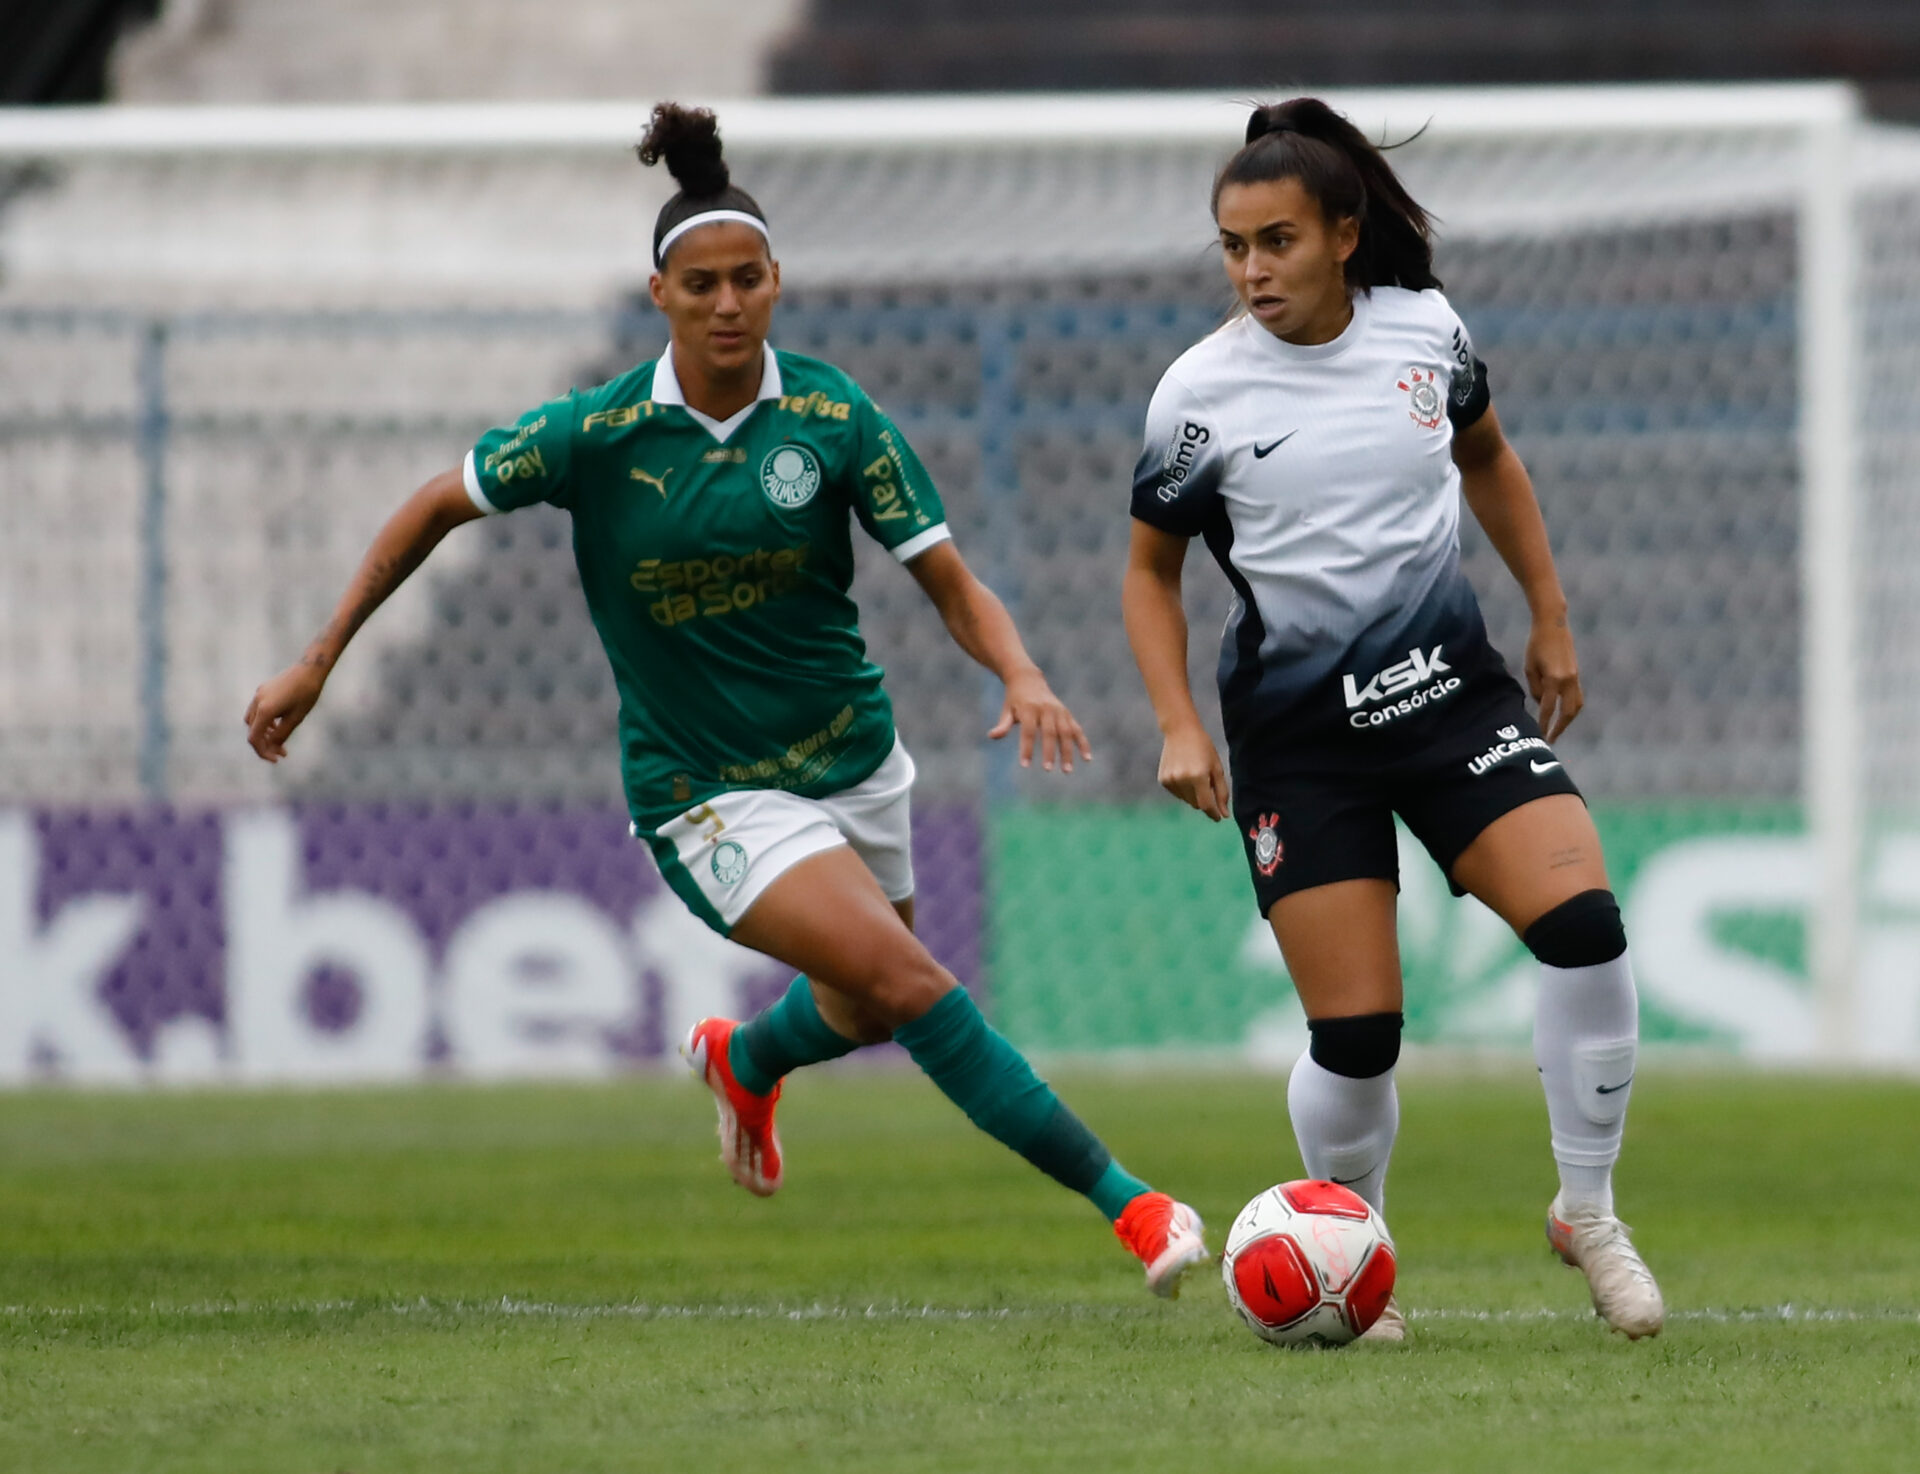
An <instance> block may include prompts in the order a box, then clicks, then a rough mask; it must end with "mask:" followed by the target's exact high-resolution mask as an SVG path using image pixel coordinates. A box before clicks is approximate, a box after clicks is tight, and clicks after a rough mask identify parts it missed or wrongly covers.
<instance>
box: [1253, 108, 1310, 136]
mask: <svg viewBox="0 0 1920 1474" xmlns="http://www.w3.org/2000/svg"><path fill="white" fill-rule="evenodd" d="M1298 131H1299V130H1298V129H1297V128H1295V127H1294V123H1293V119H1292V117H1291V116H1290V115H1289V114H1288V112H1287V104H1286V103H1284V102H1276V103H1272V104H1270V105H1268V106H1266V107H1257V108H1255V109H1254V110H1253V116H1252V117H1250V118H1248V119H1247V138H1246V141H1247V142H1248V143H1252V142H1253V141H1254V139H1256V138H1265V137H1266V136H1267V135H1268V134H1269V133H1295V132H1298Z"/></svg>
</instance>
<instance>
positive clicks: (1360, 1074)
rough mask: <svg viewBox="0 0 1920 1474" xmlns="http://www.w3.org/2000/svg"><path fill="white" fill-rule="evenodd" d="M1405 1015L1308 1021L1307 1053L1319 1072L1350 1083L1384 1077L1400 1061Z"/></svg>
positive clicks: (1387, 1014)
mask: <svg viewBox="0 0 1920 1474" xmlns="http://www.w3.org/2000/svg"><path fill="white" fill-rule="evenodd" d="M1404 1023H1406V1015H1405V1014H1399V1013H1361V1014H1355V1015H1353V1016H1352V1017H1350V1018H1310V1019H1308V1020H1307V1031H1308V1033H1309V1034H1311V1035H1312V1042H1311V1043H1309V1044H1308V1046H1307V1053H1308V1054H1310V1055H1312V1056H1313V1062H1314V1063H1315V1064H1317V1065H1318V1066H1320V1068H1321V1069H1323V1070H1326V1071H1328V1072H1329V1073H1331V1074H1335V1075H1345V1076H1346V1077H1347V1078H1348V1079H1349V1080H1371V1079H1372V1078H1373V1077H1374V1076H1375V1075H1384V1074H1386V1072H1387V1071H1388V1070H1390V1069H1392V1068H1393V1067H1394V1064H1395V1063H1396V1062H1397V1061H1398V1060H1399V1058H1400V1028H1401V1026H1402V1025H1403V1024H1404Z"/></svg>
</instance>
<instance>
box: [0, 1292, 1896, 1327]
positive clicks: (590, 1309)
mask: <svg viewBox="0 0 1920 1474" xmlns="http://www.w3.org/2000/svg"><path fill="white" fill-rule="evenodd" d="M354 1313H359V1314H371V1315H392V1316H401V1317H406V1316H452V1317H456V1318H459V1317H470V1318H475V1319H481V1320H487V1319H528V1320H554V1321H580V1320H633V1321H782V1320H785V1321H943V1322H944V1321H953V1322H959V1321H989V1322H991V1321H1059V1320H1121V1319H1133V1318H1137V1317H1141V1316H1145V1315H1149V1314H1152V1313H1154V1311H1153V1307H1152V1306H1148V1305H1139V1306H1121V1305H1114V1306H1091V1305H1059V1306H1021V1307H1011V1306H1001V1307H997V1308H979V1309H969V1308H966V1307H962V1306H945V1305H905V1304H901V1303H898V1302H890V1303H886V1304H873V1305H823V1304H817V1303H816V1304H812V1305H666V1304H652V1303H650V1302H646V1301H624V1302H616V1303H611V1304H600V1305H592V1304H588V1305H578V1304H573V1305H569V1304H559V1303H555V1302H550V1301H539V1300H514V1299H511V1298H507V1297H502V1298H501V1299H499V1300H429V1299H425V1298H422V1299H418V1300H296V1301H270V1300H269V1301H259V1302H252V1301H245V1300H236V1301H207V1302H200V1303H194V1304H186V1305H163V1304H160V1303H158V1302H152V1303H149V1304H147V1305H144V1306H125V1305H3V1306H0V1316H4V1317H6V1318H7V1319H10V1320H33V1319H39V1318H42V1317H64V1316H83V1315H109V1316H110V1315H123V1316H152V1317H154V1318H156V1319H165V1318H187V1319H195V1318H217V1317H224V1316H246V1315H312V1316H320V1315H338V1314H354ZM1407 1316H1408V1318H1409V1319H1410V1320H1415V1321H1467V1322H1484V1323H1486V1324H1490V1325H1498V1324H1508V1323H1527V1322H1535V1321H1542V1322H1559V1321H1566V1322H1585V1321H1590V1320H1592V1319H1593V1312H1592V1311H1590V1310H1556V1309H1550V1308H1547V1307H1541V1308H1537V1309H1531V1310H1479V1309H1471V1308H1466V1307H1461V1306H1436V1307H1420V1306H1415V1307H1413V1308H1411V1309H1409V1310H1408V1311H1407ZM1667 1319H1668V1321H1670V1322H1674V1321H1677V1322H1681V1323H1689V1322H1698V1323H1702V1324H1709V1325H1736V1324H1768V1323H1784V1324H1815V1323H1820V1322H1828V1321H1832V1322H1880V1323H1888V1324H1906V1323H1912V1324H1915V1325H1920V1310H1914V1309H1894V1308H1890V1307H1882V1308H1877V1309H1849V1308H1844V1307H1824V1306H1817V1305H1774V1306H1763V1307H1747V1308H1716V1307H1698V1308H1692V1309H1681V1310H1669V1311H1668V1312H1667Z"/></svg>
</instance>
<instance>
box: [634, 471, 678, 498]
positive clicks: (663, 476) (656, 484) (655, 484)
mask: <svg viewBox="0 0 1920 1474" xmlns="http://www.w3.org/2000/svg"><path fill="white" fill-rule="evenodd" d="M672 474H673V467H672V466H668V467H667V469H666V470H664V471H662V472H661V473H660V474H659V475H658V476H649V475H648V474H647V473H646V472H645V471H642V470H641V469H640V468H639V467H638V466H635V467H633V469H631V470H630V471H628V472H627V475H629V476H631V477H632V478H633V479H634V480H635V481H644V482H646V483H647V485H649V486H651V487H652V488H653V489H654V490H655V491H657V492H659V493H660V496H661V498H662V499H663V500H664V499H665V497H666V494H667V478H668V477H669V476H671V475H672Z"/></svg>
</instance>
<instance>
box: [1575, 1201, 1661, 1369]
mask: <svg viewBox="0 0 1920 1474" xmlns="http://www.w3.org/2000/svg"><path fill="white" fill-rule="evenodd" d="M1627 1234H1628V1229H1627V1226H1626V1224H1624V1223H1622V1222H1621V1221H1620V1220H1619V1219H1618V1218H1615V1217H1613V1216H1612V1215H1611V1214H1606V1215H1602V1214H1598V1213H1593V1214H1577V1215H1575V1216H1573V1217H1567V1216H1565V1215H1564V1214H1562V1213H1561V1211H1560V1198H1559V1195H1558V1194H1556V1195H1555V1196H1554V1199H1553V1205H1552V1206H1551V1207H1549V1208H1548V1209H1547V1242H1548V1243H1549V1244H1550V1245H1552V1246H1553V1252H1554V1253H1556V1254H1558V1255H1559V1256H1560V1257H1561V1258H1562V1259H1563V1260H1565V1261H1566V1262H1567V1263H1568V1264H1571V1265H1572V1266H1573V1267H1574V1268H1576V1269H1578V1270H1579V1271H1580V1272H1581V1273H1582V1274H1584V1275H1586V1277H1587V1288H1588V1290H1589V1291H1590V1292H1591V1293H1592V1295H1593V1309H1594V1313H1595V1314H1596V1315H1598V1316H1599V1317H1600V1318H1601V1319H1602V1320H1604V1321H1605V1322H1606V1323H1607V1324H1608V1325H1609V1326H1611V1327H1612V1328H1613V1329H1614V1330H1616V1331H1619V1332H1620V1333H1621V1334H1622V1335H1624V1336H1626V1338H1627V1339H1628V1340H1630V1341H1638V1340H1639V1339H1640V1338H1641V1337H1642V1336H1657V1335H1659V1334H1660V1327H1661V1326H1662V1325H1664V1324H1665V1323H1666V1319H1667V1307H1666V1304H1665V1303H1664V1302H1663V1301H1662V1300H1661V1298H1660V1286H1659V1285H1657V1284H1655V1283H1654V1279H1653V1272H1652V1271H1651V1270H1649V1269H1648V1268H1647V1266H1646V1262H1645V1261H1644V1260H1642V1259H1641V1257H1640V1254H1639V1251H1638V1250H1636V1249H1635V1248H1634V1247H1633V1240H1632V1239H1631V1238H1629V1237H1628V1236H1627Z"/></svg>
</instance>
